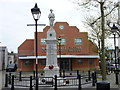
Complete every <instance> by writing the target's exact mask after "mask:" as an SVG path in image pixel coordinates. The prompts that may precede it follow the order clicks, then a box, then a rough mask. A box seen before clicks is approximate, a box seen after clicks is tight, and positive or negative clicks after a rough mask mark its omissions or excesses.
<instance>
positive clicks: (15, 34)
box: [0, 0, 84, 52]
mask: <svg viewBox="0 0 120 90" xmlns="http://www.w3.org/2000/svg"><path fill="white" fill-rule="evenodd" d="M35 3H37V4H38V7H39V8H40V10H41V17H40V19H39V21H38V23H40V24H46V25H49V20H48V14H49V13H50V9H53V13H54V14H55V22H58V21H60V22H62V21H63V22H68V23H69V25H71V26H77V27H78V28H79V29H80V30H81V31H84V28H83V24H82V20H81V18H82V13H80V11H77V10H76V8H75V6H74V4H73V3H72V2H71V1H70V0H0V11H1V13H0V42H1V45H5V46H7V48H8V51H9V52H11V51H14V52H17V48H18V46H19V45H20V44H22V43H23V42H24V40H26V39H33V38H34V35H33V34H34V32H35V27H34V26H27V24H34V23H35V22H34V20H33V17H32V14H31V8H33V7H34V5H35ZM43 28H44V27H40V26H39V27H38V31H42V30H43Z"/></svg>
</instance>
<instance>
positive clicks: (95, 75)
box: [94, 71, 97, 83]
mask: <svg viewBox="0 0 120 90" xmlns="http://www.w3.org/2000/svg"><path fill="white" fill-rule="evenodd" d="M94 77H95V83H97V74H96V71H94Z"/></svg>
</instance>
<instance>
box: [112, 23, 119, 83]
mask: <svg viewBox="0 0 120 90" xmlns="http://www.w3.org/2000/svg"><path fill="white" fill-rule="evenodd" d="M117 31H118V27H116V26H115V24H113V27H111V32H112V33H113V35H114V48H115V50H114V55H115V78H116V84H118V72H117V69H118V67H117V54H116V32H117Z"/></svg>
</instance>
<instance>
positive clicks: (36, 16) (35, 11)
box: [31, 3, 41, 90]
mask: <svg viewBox="0 0 120 90" xmlns="http://www.w3.org/2000/svg"><path fill="white" fill-rule="evenodd" d="M31 13H32V15H33V18H34V20H35V27H36V31H35V44H36V46H35V47H36V52H35V54H36V90H38V54H37V53H38V49H37V48H38V47H37V21H38V20H39V18H40V15H41V11H40V9H39V8H38V6H37V3H36V4H35V6H34V8H32V9H31Z"/></svg>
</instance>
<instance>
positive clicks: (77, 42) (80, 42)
mask: <svg viewBox="0 0 120 90" xmlns="http://www.w3.org/2000/svg"><path fill="white" fill-rule="evenodd" d="M74 43H75V44H76V45H80V44H82V39H81V38H75V40H74Z"/></svg>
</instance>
